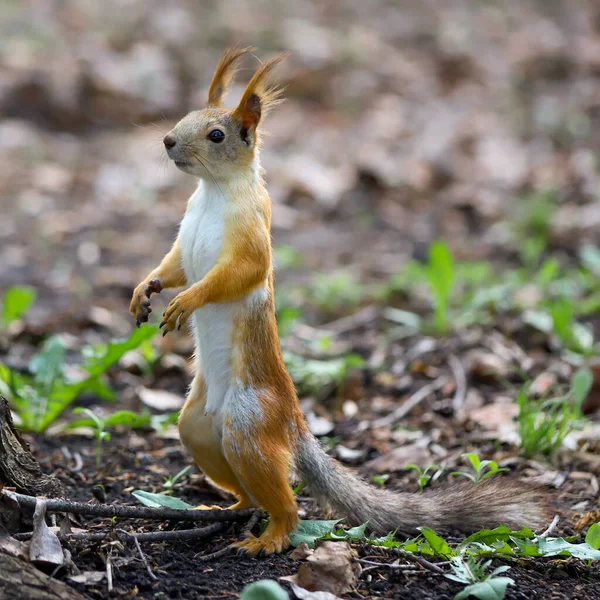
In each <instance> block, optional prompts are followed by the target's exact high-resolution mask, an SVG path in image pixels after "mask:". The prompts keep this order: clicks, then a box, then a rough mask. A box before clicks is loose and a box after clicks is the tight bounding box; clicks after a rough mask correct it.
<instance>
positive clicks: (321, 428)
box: [306, 412, 334, 437]
mask: <svg viewBox="0 0 600 600" xmlns="http://www.w3.org/2000/svg"><path fill="white" fill-rule="evenodd" d="M306 422H307V423H308V427H309V429H310V432H311V433H312V434H313V435H316V436H317V437H320V436H322V435H327V434H329V433H331V432H332V431H333V428H334V425H333V423H332V422H331V421H330V420H329V419H326V418H325V417H319V416H318V415H316V414H315V413H314V412H309V413H308V414H307V415H306Z"/></svg>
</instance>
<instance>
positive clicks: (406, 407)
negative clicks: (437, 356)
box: [372, 375, 450, 427]
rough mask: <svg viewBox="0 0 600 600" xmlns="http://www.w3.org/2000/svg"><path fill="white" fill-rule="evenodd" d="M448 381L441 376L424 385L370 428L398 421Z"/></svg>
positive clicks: (445, 377) (444, 376) (374, 422)
mask: <svg viewBox="0 0 600 600" xmlns="http://www.w3.org/2000/svg"><path fill="white" fill-rule="evenodd" d="M448 381H450V378H449V377H448V376H446V375H441V376H440V377H438V378H437V379H436V380H435V381H432V382H431V383H428V384H427V385H424V386H423V387H422V388H420V389H419V390H417V391H416V392H415V393H414V394H413V395H412V396H411V397H410V398H408V400H406V401H405V402H403V403H402V404H401V405H400V406H399V407H398V408H397V409H396V410H394V411H393V412H391V413H390V414H389V415H387V416H385V417H381V418H380V419H376V420H375V421H373V424H372V427H386V426H388V425H393V424H394V423H396V422H398V421H400V420H401V419H403V418H404V417H405V416H406V415H407V414H408V413H409V412H410V411H411V410H412V409H413V408H415V407H416V406H417V405H418V404H419V403H421V402H423V400H425V398H427V396H429V394H433V392H435V391H437V390H439V389H440V388H442V387H444V386H445V385H446V383H448Z"/></svg>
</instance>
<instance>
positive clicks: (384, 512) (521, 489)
mask: <svg viewBox="0 0 600 600" xmlns="http://www.w3.org/2000/svg"><path fill="white" fill-rule="evenodd" d="M296 469H297V471H298V473H299V475H300V478H301V480H302V481H303V482H304V483H306V485H307V487H308V489H309V491H310V492H311V494H312V495H313V496H314V498H315V499H316V501H317V502H318V503H319V505H320V506H321V507H322V508H325V509H332V510H333V512H334V513H335V515H336V516H338V517H340V518H345V519H346V523H347V524H352V525H361V524H362V523H365V522H367V521H368V522H369V529H370V530H372V531H374V532H376V533H378V534H381V535H385V534H387V533H389V532H390V531H394V530H398V531H399V532H401V533H403V534H406V535H413V534H415V533H417V527H430V528H431V529H434V530H436V531H462V532H465V533H471V532H473V531H477V530H479V529H483V528H492V527H497V526H498V525H508V526H509V527H512V528H515V529H518V528H521V527H529V528H531V529H536V528H539V527H540V526H542V525H544V523H545V514H544V513H545V509H544V505H545V503H544V499H543V496H542V494H541V493H540V492H539V491H537V490H535V489H531V488H529V487H527V486H524V485H522V484H519V483H513V482H511V481H508V480H507V479H506V478H494V479H489V480H486V481H483V482H481V483H478V484H477V485H472V484H468V485H453V486H450V487H448V488H442V489H438V490H434V491H431V492H426V493H424V494H410V493H394V492H390V491H388V490H382V489H379V488H376V487H374V486H372V485H369V484H368V483H367V482H366V481H364V480H362V479H360V478H358V477H356V476H355V475H354V474H352V473H351V472H350V471H349V470H347V469H346V468H345V467H343V466H342V465H340V464H339V463H338V462H337V461H336V460H334V459H332V458H331V457H329V456H328V455H327V454H326V453H325V452H324V450H323V449H322V448H321V446H320V444H319V442H318V441H317V440H316V439H315V438H314V437H313V436H312V435H310V434H304V435H303V436H302V437H301V438H300V440H299V443H298V447H297V451H296Z"/></svg>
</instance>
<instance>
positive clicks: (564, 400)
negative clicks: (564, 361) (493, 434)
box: [517, 368, 593, 457]
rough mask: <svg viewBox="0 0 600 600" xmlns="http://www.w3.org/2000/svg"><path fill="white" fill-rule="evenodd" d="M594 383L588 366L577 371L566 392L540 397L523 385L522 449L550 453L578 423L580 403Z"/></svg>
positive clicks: (526, 452) (525, 452) (529, 453)
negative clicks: (532, 393)
mask: <svg viewBox="0 0 600 600" xmlns="http://www.w3.org/2000/svg"><path fill="white" fill-rule="evenodd" d="M592 383H593V375H592V373H591V372H590V371H589V369H586V368H582V369H579V370H578V371H576V372H575V373H574V375H573V377H572V378H571V384H570V389H569V391H568V392H567V394H565V395H564V396H558V397H555V398H549V399H547V400H543V401H541V402H540V401H538V400H536V399H535V398H533V397H532V396H531V394H530V393H529V387H528V386H524V387H523V388H521V390H520V391H519V395H518V398H517V399H518V403H519V436H520V438H521V453H522V454H523V455H525V456H527V457H533V456H535V455H537V454H541V455H545V456H551V455H552V454H554V453H555V452H556V451H557V450H558V449H559V448H560V447H561V446H562V443H563V441H564V439H565V438H566V437H567V435H568V434H569V433H570V432H571V431H573V430H574V429H576V428H577V427H578V426H579V422H580V421H581V419H582V413H581V405H582V404H583V401H584V400H585V399H586V397H587V395H588V393H589V391H590V389H591V387H592Z"/></svg>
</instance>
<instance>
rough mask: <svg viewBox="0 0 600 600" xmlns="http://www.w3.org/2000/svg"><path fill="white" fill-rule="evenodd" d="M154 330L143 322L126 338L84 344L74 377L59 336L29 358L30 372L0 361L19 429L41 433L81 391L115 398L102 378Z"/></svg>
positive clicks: (1, 382) (2, 386)
mask: <svg viewBox="0 0 600 600" xmlns="http://www.w3.org/2000/svg"><path fill="white" fill-rule="evenodd" d="M11 314H14V313H11ZM157 331H158V328H157V327H151V326H149V325H145V326H144V327H141V328H140V329H134V330H133V333H132V334H131V335H130V336H129V338H127V339H124V340H113V341H111V342H109V343H108V344H101V345H95V346H85V347H84V348H82V350H81V359H80V361H79V362H80V367H81V368H80V369H78V370H77V372H78V374H79V376H78V378H77V379H74V378H72V377H71V376H70V372H71V371H70V370H69V369H66V368H65V366H66V365H65V358H66V348H65V346H64V344H63V342H62V339H61V337H60V336H52V337H49V338H48V339H47V340H46V341H45V342H44V345H43V346H42V349H41V350H40V351H39V352H38V353H37V354H35V355H34V356H33V357H32V358H31V361H30V363H29V374H23V373H20V372H17V371H15V370H13V369H11V368H9V367H8V366H7V365H4V364H2V363H1V362H0V394H3V395H4V396H6V397H7V398H8V400H9V402H10V403H11V408H12V409H13V411H14V414H15V417H16V419H15V420H16V422H17V424H18V426H19V427H20V428H21V429H23V430H25V431H33V432H36V433H42V432H43V431H45V430H46V429H47V428H48V427H49V426H50V425H51V424H52V423H54V421H56V419H58V417H60V415H61V414H62V413H63V411H64V410H66V409H67V408H68V407H69V406H70V405H71V404H72V403H73V402H74V401H75V400H76V399H77V398H78V397H79V396H80V395H81V394H83V393H90V394H92V395H93V396H94V397H96V398H98V399H102V400H114V399H115V393H114V392H113V391H112V390H111V389H110V387H109V386H108V384H107V382H106V380H105V374H106V372H107V371H108V370H109V369H110V368H111V367H112V366H113V365H115V364H116V363H117V362H118V361H119V360H120V359H121V358H122V356H123V355H124V354H125V353H126V352H128V351H129V350H133V349H135V348H138V347H139V346H140V345H141V344H142V343H143V342H144V341H146V340H148V339H150V338H151V337H152V336H153V335H155V334H156V332H157Z"/></svg>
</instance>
